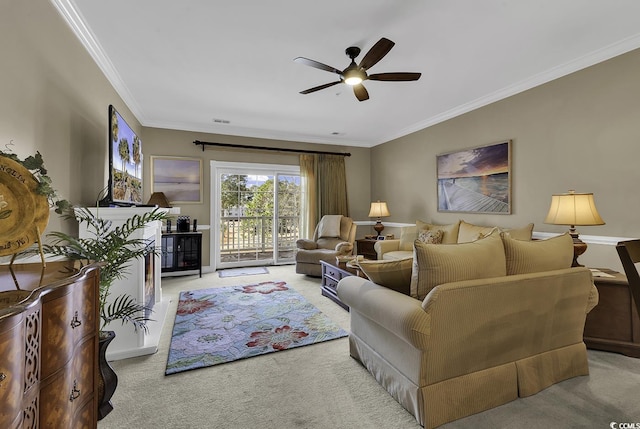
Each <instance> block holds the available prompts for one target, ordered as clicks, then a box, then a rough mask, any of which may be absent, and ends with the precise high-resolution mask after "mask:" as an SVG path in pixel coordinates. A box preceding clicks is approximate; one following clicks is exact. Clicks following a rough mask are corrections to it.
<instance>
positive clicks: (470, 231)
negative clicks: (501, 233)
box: [458, 220, 493, 243]
mask: <svg viewBox="0 0 640 429" xmlns="http://www.w3.org/2000/svg"><path fill="white" fill-rule="evenodd" d="M492 231H493V227H487V226H480V225H473V224H471V223H467V222H465V221H463V220H461V221H460V228H459V229H458V243H469V242H470V241H476V240H477V239H479V238H482V237H485V236H487V235H489V234H491V232H492Z"/></svg>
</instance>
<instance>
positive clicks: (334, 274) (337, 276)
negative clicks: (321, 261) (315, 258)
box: [325, 265, 346, 284]
mask: <svg viewBox="0 0 640 429" xmlns="http://www.w3.org/2000/svg"><path fill="white" fill-rule="evenodd" d="M325 276H328V277H330V278H331V279H333V280H336V284H337V283H338V282H339V281H340V280H341V279H342V278H343V277H346V276H345V275H344V274H343V273H342V271H340V270H339V269H337V268H336V267H334V266H333V265H328V266H325ZM327 280H329V279H327Z"/></svg>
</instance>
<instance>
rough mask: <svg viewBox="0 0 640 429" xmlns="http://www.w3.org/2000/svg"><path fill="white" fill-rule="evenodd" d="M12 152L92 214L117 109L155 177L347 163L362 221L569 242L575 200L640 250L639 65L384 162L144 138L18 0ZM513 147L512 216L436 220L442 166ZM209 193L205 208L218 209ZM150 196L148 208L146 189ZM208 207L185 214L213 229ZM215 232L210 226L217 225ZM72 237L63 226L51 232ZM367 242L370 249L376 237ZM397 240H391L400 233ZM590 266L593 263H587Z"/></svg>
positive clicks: (9, 28) (176, 136)
mask: <svg viewBox="0 0 640 429" xmlns="http://www.w3.org/2000/svg"><path fill="white" fill-rule="evenodd" d="M0 56H1V58H2V67H0V94H1V97H0V145H2V146H4V145H6V144H9V143H10V142H13V144H14V146H12V148H13V151H14V152H16V153H17V154H18V155H19V156H21V157H24V156H27V155H29V154H32V153H34V152H35V151H36V150H37V151H40V152H41V153H42V154H43V156H44V158H45V161H46V166H47V167H48V169H49V175H50V176H51V177H52V178H53V180H54V186H55V187H56V188H57V189H58V191H59V193H60V194H61V195H62V196H63V197H65V198H67V199H70V200H71V201H72V202H73V203H75V204H80V205H88V204H93V202H94V201H95V198H96V196H97V194H98V193H99V191H100V190H101V189H102V187H104V186H105V185H106V178H107V148H108V146H107V142H106V140H107V127H108V120H107V119H108V115H107V107H108V105H109V104H114V105H115V107H116V108H117V109H118V111H119V112H120V113H121V114H122V115H123V117H124V118H125V120H126V121H127V122H128V123H129V125H131V126H132V128H133V129H134V130H135V131H137V132H138V133H140V135H141V137H142V139H143V152H144V156H145V165H144V167H145V174H146V176H147V177H145V179H146V180H148V179H149V177H148V174H149V170H150V169H149V164H148V162H149V158H150V155H179V156H197V157H202V158H203V159H204V160H205V161H206V162H205V163H204V165H205V178H207V177H208V174H209V171H208V168H209V165H208V161H209V160H211V159H216V160H221V161H241V162H256V161H263V162H275V163H295V161H294V157H292V156H291V155H284V154H275V153H274V154H271V153H266V152H260V153H258V152H255V153H252V152H247V153H242V152H237V151H226V150H207V151H205V152H204V153H203V152H201V151H200V149H199V148H197V147H196V146H195V145H193V144H192V141H193V140H195V139H200V140H208V141H216V142H222V143H241V144H252V145H263V144H264V145H273V146H284V147H298V148H314V147H320V148H321V149H322V150H341V151H349V152H352V153H353V154H354V155H353V156H352V157H350V158H347V169H348V181H349V200H350V208H351V214H352V216H353V217H354V218H355V219H356V220H360V221H368V220H369V219H368V218H367V217H366V215H367V209H368V206H369V202H370V201H371V200H372V199H381V200H386V201H388V203H389V208H390V210H391V213H392V216H391V217H390V218H388V219H385V222H386V223H394V222H396V223H405V222H414V221H415V220H416V219H423V220H432V221H437V222H450V221H453V220H456V219H458V218H464V219H465V220H467V221H468V222H473V223H482V224H500V225H504V226H519V225H522V224H524V223H527V222H534V223H535V224H536V231H548V232H561V231H563V230H564V227H557V226H551V225H545V224H544V223H543V220H544V216H545V214H546V211H547V208H548V204H549V200H550V195H551V194H552V193H559V192H565V191H566V190H568V189H570V188H573V189H576V190H577V191H579V192H580V191H582V192H594V193H595V196H596V203H597V205H598V208H599V210H600V213H601V214H602V216H603V218H604V219H605V221H606V222H607V224H606V225H604V226H599V227H583V228H580V231H581V232H582V234H589V235H599V236H610V237H639V236H640V222H638V221H637V213H638V212H639V209H640V198H639V196H638V192H637V183H638V179H639V175H640V173H638V167H637V165H638V159H639V158H640V156H639V155H640V149H639V148H640V125H639V124H640V121H639V120H638V118H640V79H638V78H637V75H638V70H640V51H635V52H631V53H629V54H626V55H622V56H620V57H618V58H614V59H612V60H610V61H607V62H605V63H602V64H599V65H596V66H594V67H591V68H588V69H586V70H583V71H580V72H577V73H574V74H573V75H570V76H567V77H565V78H562V79H558V80H556V81H553V82H550V83H548V84H546V85H543V86H541V87H538V88H535V89H532V90H530V91H526V92H524V93H521V94H519V95H516V96H513V97H511V98H509V99H506V100H503V101H500V102H497V103H494V104H492V105H489V106H486V107H484V108H481V109H477V110H475V111H473V112H470V113H468V114H465V115H462V116H460V117H458V118H455V119H452V120H449V121H446V122H444V123H441V124H438V125H435V126H433V127H430V128H428V129H425V130H422V131H419V132H416V133H413V134H411V135H408V136H406V137H403V138H400V139H397V140H395V141H392V142H388V143H385V144H382V145H379V146H376V147H375V148H372V149H364V148H349V147H330V146H329V147H327V146H324V145H321V146H315V145H311V144H300V143H291V142H280V141H268V140H260V139H251V138H239V137H230V136H219V135H211V134H202V133H189V132H182V131H171V130H162V129H154V128H144V127H142V126H141V125H140V124H139V122H138V121H137V120H136V118H135V117H134V116H133V115H132V113H131V111H130V110H129V109H128V108H127V106H126V105H125V104H124V102H123V101H122V99H121V98H120V97H119V96H118V94H117V93H116V92H115V90H114V88H113V87H112V85H111V84H110V83H109V82H108V80H107V79H106V78H105V77H104V75H103V74H102V72H101V71H100V70H99V68H98V67H97V66H96V64H95V63H94V61H93V60H92V58H91V57H90V56H89V54H88V53H87V52H86V50H85V49H84V48H83V46H82V45H81V44H80V42H79V41H78V40H77V38H76V36H75V35H74V34H73V33H72V31H71V29H70V28H69V27H68V26H67V24H66V23H65V22H64V21H63V19H62V18H61V16H60V15H59V14H58V12H57V11H56V10H55V8H54V6H52V4H51V3H50V2H48V1H24V0H7V1H5V3H3V10H2V14H0ZM503 139H512V140H513V160H512V168H513V171H512V178H513V183H512V185H513V194H512V196H513V214H512V215H503V216H498V215H471V214H457V213H454V214H451V213H438V212H437V210H436V185H435V156H436V155H437V154H439V153H443V152H447V151H451V150H456V149H463V148H469V147H474V146H478V145H484V144H489V143H493V142H497V141H500V140H503ZM208 192H209V188H208V180H205V194H206V195H208ZM145 194H146V195H145V196H146V197H148V196H149V187H148V186H147V187H146V191H145ZM208 205H209V201H208V199H207V200H205V203H204V204H202V205H199V206H192V207H189V208H184V213H185V214H188V215H190V216H192V217H194V218H198V219H202V218H204V219H207V218H209V213H208ZM207 222H208V221H207ZM54 229H62V230H72V229H73V225H72V224H70V223H65V222H62V221H60V219H59V218H58V217H57V216H56V215H55V214H54V215H53V216H52V217H51V220H50V223H49V227H48V230H54ZM365 229H368V228H359V233H358V235H359V236H361V235H363V234H364V233H366V232H369V231H367V230H365ZM385 232H393V228H390V227H388V229H387V230H386V231H385ZM594 247H597V246H593V245H590V247H589V250H588V251H587V254H586V255H584V256H583V257H582V258H581V259H582V260H583V262H585V263H588V264H590V265H597V264H598V263H599V262H603V261H604V262H606V263H605V264H604V265H605V266H606V265H612V264H611V263H608V261H607V258H609V260H610V261H613V260H614V259H615V258H613V256H612V248H611V246H605V247H606V249H605V250H603V252H602V255H604V256H602V258H600V256H599V255H600V254H599V253H597V252H595V251H594V250H592V249H594ZM589 258H591V259H589Z"/></svg>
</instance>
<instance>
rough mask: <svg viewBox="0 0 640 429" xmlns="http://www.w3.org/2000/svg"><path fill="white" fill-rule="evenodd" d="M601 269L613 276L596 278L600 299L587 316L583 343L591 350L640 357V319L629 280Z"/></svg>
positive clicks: (613, 272)
mask: <svg viewBox="0 0 640 429" xmlns="http://www.w3.org/2000/svg"><path fill="white" fill-rule="evenodd" d="M598 270H600V271H602V272H604V273H607V274H611V275H613V277H595V276H594V277H593V283H594V284H595V285H596V288H598V294H599V295H600V298H599V302H598V305H596V306H595V307H594V308H593V309H592V310H591V311H590V312H589V314H587V320H586V322H585V325H584V342H585V344H586V345H587V347H588V348H590V349H595V350H604V351H609V352H615V353H622V354H624V355H627V356H632V357H636V358H640V317H638V311H637V309H636V306H635V304H634V301H633V297H632V296H631V291H630V290H629V283H627V277H626V276H625V275H624V274H622V273H619V272H616V271H612V270H609V269H604V268H598Z"/></svg>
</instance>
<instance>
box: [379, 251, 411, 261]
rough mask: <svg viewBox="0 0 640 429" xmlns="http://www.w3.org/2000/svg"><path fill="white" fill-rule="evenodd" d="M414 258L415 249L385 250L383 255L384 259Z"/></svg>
mask: <svg viewBox="0 0 640 429" xmlns="http://www.w3.org/2000/svg"><path fill="white" fill-rule="evenodd" d="M407 258H410V259H413V250H392V251H391V252H385V253H384V255H382V260H384V261H390V260H394V261H395V260H398V259H407Z"/></svg>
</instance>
